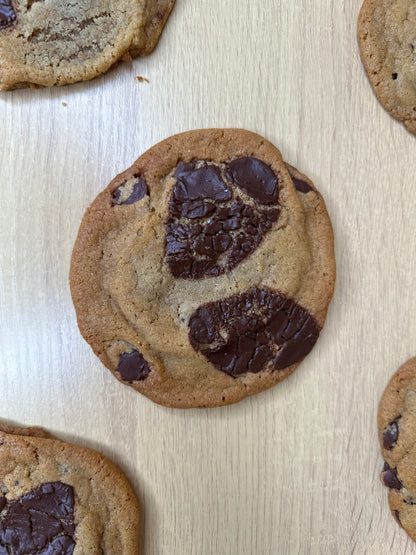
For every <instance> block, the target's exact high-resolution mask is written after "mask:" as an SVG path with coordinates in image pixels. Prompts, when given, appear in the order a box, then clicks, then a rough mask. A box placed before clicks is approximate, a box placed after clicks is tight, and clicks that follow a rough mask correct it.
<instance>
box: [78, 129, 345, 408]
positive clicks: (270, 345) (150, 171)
mask: <svg viewBox="0 0 416 555" xmlns="http://www.w3.org/2000/svg"><path fill="white" fill-rule="evenodd" d="M334 281H335V260H334V250H333V234H332V227H331V223H330V220H329V217H328V214H327V211H326V208H325V203H324V201H323V199H322V197H321V195H320V194H319V193H318V191H317V190H316V189H315V187H314V186H313V184H312V183H311V182H310V181H309V180H308V178H306V177H305V176H303V175H302V174H300V173H299V172H297V170H296V169H295V168H292V167H290V166H287V165H286V164H285V163H284V162H283V160H282V158H281V155H280V152H279V151H278V150H277V148H276V147H274V146H273V145H272V144H271V143H269V142H268V141H266V140H265V139H264V138H262V137H260V136H259V135H256V134H254V133H251V132H248V131H244V130H239V129H227V130H221V129H209V130H197V131H190V132H187V133H183V134H180V135H175V136H173V137H170V138H168V139H166V140H165V141H162V142H161V143H159V144H157V145H155V146H154V147H152V148H151V149H150V150H149V151H147V152H146V153H145V154H143V155H142V156H141V157H140V158H139V159H138V160H137V161H136V162H135V163H134V164H133V166H132V167H131V168H129V169H128V170H127V171H126V172H124V173H122V174H120V175H119V176H117V177H116V178H115V179H114V180H113V181H112V182H111V183H110V185H109V186H108V187H107V188H106V189H105V191H103V192H102V193H101V194H100V195H99V196H98V197H97V198H96V200H95V201H94V202H93V203H92V204H91V206H90V207H89V209H88V210H87V212H86V214H85V216H84V218H83V221H82V223H81V227H80V230H79V234H78V237H77V240H76V243H75V246H74V250H73V255H72V261H71V271H70V285H71V293H72V297H73V301H74V305H75V309H76V313H77V320H78V325H79V328H80V331H81V333H82V335H83V336H84V338H85V339H86V341H88V343H89V344H90V345H91V347H92V348H93V350H94V352H95V353H96V354H97V355H98V356H99V357H100V359H101V361H102V362H103V363H104V364H105V365H106V366H107V367H108V368H109V369H110V370H111V371H112V372H113V374H114V375H115V376H116V377H117V378H118V379H119V380H121V381H122V382H123V383H126V384H128V385H130V386H132V387H133V388H135V389H136V390H137V391H140V392H141V393H143V394H145V395H147V396H148V397H149V398H151V399H152V400H153V401H155V402H157V403H160V404H163V405H166V406H171V407H183V408H187V407H203V406H205V407H211V406H218V405H224V404H230V403H234V402H237V401H239V400H241V399H243V398H244V397H247V396H248V395H252V394H254V393H257V392H259V391H263V390H265V389H267V388H269V387H271V386H272V385H274V384H276V383H278V382H279V381H281V380H283V379H284V378H285V377H287V376H288V375H289V374H290V373H291V372H293V370H294V369H295V368H296V367H297V365H298V364H299V363H300V361H301V360H302V359H303V358H304V356H306V354H308V353H309V351H310V350H311V349H312V347H313V345H314V343H315V341H316V340H317V338H318V335H319V332H320V330H321V328H322V326H323V323H324V321H325V316H326V312H327V308H328V304H329V301H330V299H331V297H332V293H333V288H334Z"/></svg>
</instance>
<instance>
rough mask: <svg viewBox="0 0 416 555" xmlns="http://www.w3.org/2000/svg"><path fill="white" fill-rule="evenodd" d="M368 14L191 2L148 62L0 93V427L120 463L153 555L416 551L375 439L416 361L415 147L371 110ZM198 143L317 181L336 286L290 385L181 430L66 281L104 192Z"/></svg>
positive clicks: (322, 7) (177, 414) (301, 4)
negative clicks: (110, 364)
mask: <svg viewBox="0 0 416 555" xmlns="http://www.w3.org/2000/svg"><path fill="white" fill-rule="evenodd" d="M360 5H361V2H360V0H345V1H339V2H332V1H330V0H320V1H314V2H312V1H310V0H299V1H297V2H293V1H287V2H277V1H276V0H262V1H261V2H249V1H248V0H223V1H218V0H193V1H191V0H177V5H176V7H175V9H174V11H173V13H172V16H171V18H170V20H169V22H168V25H167V27H166V29H165V32H164V35H163V37H162V40H161V42H160V44H159V46H158V48H157V50H156V51H155V52H154V54H152V55H151V56H150V57H148V58H145V59H141V60H140V59H139V60H135V61H134V62H133V63H131V64H127V63H126V64H122V65H121V66H119V67H118V68H116V69H115V70H113V71H111V72H110V73H109V74H107V75H105V76H103V77H102V78H99V79H96V80H94V81H91V82H89V83H81V84H77V85H72V86H68V87H64V88H61V89H59V88H55V89H50V90H49V89H44V90H29V89H28V90H21V91H15V92H8V93H1V95H0V122H1V139H0V140H1V149H0V183H1V200H2V202H1V205H2V206H1V219H0V242H1V247H0V332H1V335H0V352H1V356H0V390H1V411H0V416H1V417H3V418H4V419H6V420H7V421H9V422H16V423H19V424H28V425H29V424H31V425H41V426H44V427H46V428H48V429H49V430H50V431H52V432H53V433H55V434H56V435H57V436H59V437H60V438H62V439H67V440H71V441H73V442H77V443H79V444H81V445H86V446H89V447H94V448H98V449H100V450H101V451H102V452H103V453H104V454H106V455H108V456H110V457H111V458H112V459H113V460H115V461H116V462H117V463H118V464H119V465H120V466H121V467H122V468H123V470H124V471H125V472H126V474H127V476H128V477H129V479H130V481H131V483H132V484H133V487H134V488H135V491H136V493H137V495H138V498H139V501H140V505H141V530H140V533H141V552H142V554H144V555H161V554H162V555H165V554H166V555H172V554H173V555H208V554H215V555H217V554H218V555H225V554H231V555H234V554H235V555H237V554H238V555H252V554H264V555H269V554H297V553H302V554H309V553H312V554H349V553H356V554H357V553H358V554H361V553H371V554H386V553H394V554H396V553H397V554H401V553H416V546H415V545H414V544H413V542H411V540H409V539H408V538H407V535H406V534H405V533H404V532H403V531H402V530H401V529H400V528H399V527H398V525H397V524H396V523H395V522H394V520H393V518H392V516H391V515H390V512H389V508H388V504H387V490H386V489H385V488H383V486H382V485H381V483H380V480H379V472H380V470H381V466H382V459H381V456H380V453H379V447H378V440H377V424H376V416H377V406H378V401H379V399H380V396H381V394H382V391H383V389H384V387H385V386H386V384H387V382H388V380H389V378H390V376H391V374H392V373H393V372H394V371H395V370H396V369H397V368H398V367H399V366H400V365H401V364H402V363H403V362H404V361H405V360H407V359H408V358H409V357H411V356H414V355H415V354H416V319H415V318H414V314H415V313H416V294H415V286H416V271H415V262H416V240H415V234H414V229H415V212H416V210H415V205H416V177H415V175H416V138H415V137H414V136H413V135H411V134H410V133H408V132H407V131H406V130H405V129H404V127H403V126H402V125H401V124H400V123H398V122H396V121H395V120H394V119H392V118H391V117H390V116H389V115H388V114H387V112H385V111H384V110H383V108H382V107H381V106H380V104H379V103H378V102H377V100H376V98H375V96H374V95H373V92H372V89H371V87H370V85H369V82H368V80H367V77H366V75H365V72H364V69H363V67H362V65H361V62H360V58H359V52H358V45H357V41H356V20H357V16H358V11H359V8H360ZM137 75H141V76H143V77H146V78H147V79H149V81H150V83H146V82H142V83H140V82H138V81H136V80H135V79H134V78H135V76H137ZM64 102H65V103H66V106H63V103H64ZM200 127H243V128H247V129H250V130H252V131H255V132H258V133H260V134H262V135H264V136H265V137H266V138H267V139H269V140H271V141H272V142H274V143H275V144H276V145H277V146H278V147H279V149H280V150H281V151H282V153H283V156H284V158H285V160H287V161H288V162H290V163H291V164H293V165H295V166H297V167H298V168H299V169H300V170H301V171H303V172H305V173H306V174H307V175H309V176H310V177H311V178H312V179H313V180H314V182H315V184H316V185H317V187H318V188H319V189H320V191H321V192H322V193H323V195H324V197H325V200H326V202H327V206H328V210H329V213H330V215H331V218H332V222H333V225H334V231H335V237H336V253H337V264H338V279H337V284H336V290H335V296H334V299H333V302H332V304H331V307H330V311H329V315H328V320H327V323H326V326H325V328H324V331H323V333H322V335H321V338H320V339H319V342H318V344H317V346H316V347H315V349H314V351H313V352H312V354H311V355H310V356H309V357H308V358H307V359H306V360H305V361H304V362H303V364H302V365H301V367H300V368H299V369H298V370H297V371H296V372H295V373H294V374H293V375H292V376H291V377H290V378H289V379H287V380H286V381H285V382H283V383H281V384H280V385H278V386H276V387H275V388H274V389H272V390H269V391H268V392H266V393H263V394H260V395H258V396H256V397H253V398H250V399H248V400H246V401H243V402H241V403H240V404H237V405H234V406H230V407H226V408H222V409H212V410H188V411H181V410H170V409H166V408H163V407H160V406H157V405H155V404H153V403H152V402H151V401H149V400H147V399H146V398H144V397H142V396H141V395H140V394H138V393H136V392H135V391H134V390H133V389H131V388H128V387H125V386H123V385H122V384H121V383H119V382H117V381H116V380H115V379H114V378H113V376H112V375H111V373H110V372H109V371H108V370H107V369H106V368H104V367H103V366H102V365H101V363H100V362H99V361H98V359H96V358H95V356H94V355H93V354H92V351H91V350H90V348H89V346H88V345H87V344H86V343H85V342H84V341H83V339H82V338H81V336H80V334H79V332H78V329H77V326H76V322H75V314H74V310H73V306H72V302H71V298H70V293H69V287H68V269H69V261H70V256H71V250H72V245H73V242H74V240H75V236H76V233H77V230H78V226H79V223H80V220H81V217H82V214H83V213H84V211H85V209H86V208H87V206H88V204H89V203H90V202H91V201H92V200H93V199H94V198H95V196H96V195H97V193H98V192H99V191H101V190H102V189H103V188H104V187H105V186H106V185H107V184H108V182H109V181H110V180H111V179H112V178H113V177H114V176H115V175H116V174H117V173H119V172H120V171H122V170H124V169H125V168H127V167H128V166H130V164H131V163H132V162H133V161H134V160H135V159H136V158H137V157H138V156H139V155H140V154H141V153H142V152H144V151H145V150H146V149H147V148H149V147H150V146H151V145H153V144H154V143H155V142H157V141H159V140H162V139H164V138H166V137H167V136H169V135H172V134H174V133H177V132H180V131H184V130H188V129H193V128H200Z"/></svg>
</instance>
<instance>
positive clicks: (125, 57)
mask: <svg viewBox="0 0 416 555" xmlns="http://www.w3.org/2000/svg"><path fill="white" fill-rule="evenodd" d="M121 59H122V60H123V62H132V61H133V58H132V57H131V54H130V52H126V53H125V54H123V55H122V56H121Z"/></svg>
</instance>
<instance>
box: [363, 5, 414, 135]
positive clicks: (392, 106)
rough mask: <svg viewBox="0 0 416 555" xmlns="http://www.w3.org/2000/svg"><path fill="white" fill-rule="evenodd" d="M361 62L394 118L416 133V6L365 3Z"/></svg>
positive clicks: (381, 99)
mask: <svg viewBox="0 0 416 555" xmlns="http://www.w3.org/2000/svg"><path fill="white" fill-rule="evenodd" d="M358 38H359V43H360V50H361V58H362V61H363V63H364V66H365V69H366V71H367V73H368V76H369V78H370V81H371V84H372V86H373V88H374V92H375V93H376V95H377V98H378V99H379V101H380V102H381V103H382V105H383V106H384V107H385V108H386V110H388V111H389V112H390V114H391V115H392V116H393V117H395V118H396V119H398V120H399V121H402V122H403V123H404V125H405V126H406V127H407V129H408V130H409V131H411V132H412V133H416V89H415V83H416V63H415V62H416V52H415V47H416V3H415V1H414V0H396V1H395V2H392V0H364V3H363V5H362V8H361V11H360V15H359V19H358Z"/></svg>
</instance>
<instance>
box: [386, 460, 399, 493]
mask: <svg viewBox="0 0 416 555" xmlns="http://www.w3.org/2000/svg"><path fill="white" fill-rule="evenodd" d="M386 465H387V468H386ZM383 472H384V474H383V482H384V485H386V486H387V487H388V488H390V489H397V490H400V489H402V487H403V484H402V483H401V481H400V480H399V478H398V476H397V468H391V467H390V466H389V465H388V463H385V465H384V467H383Z"/></svg>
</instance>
